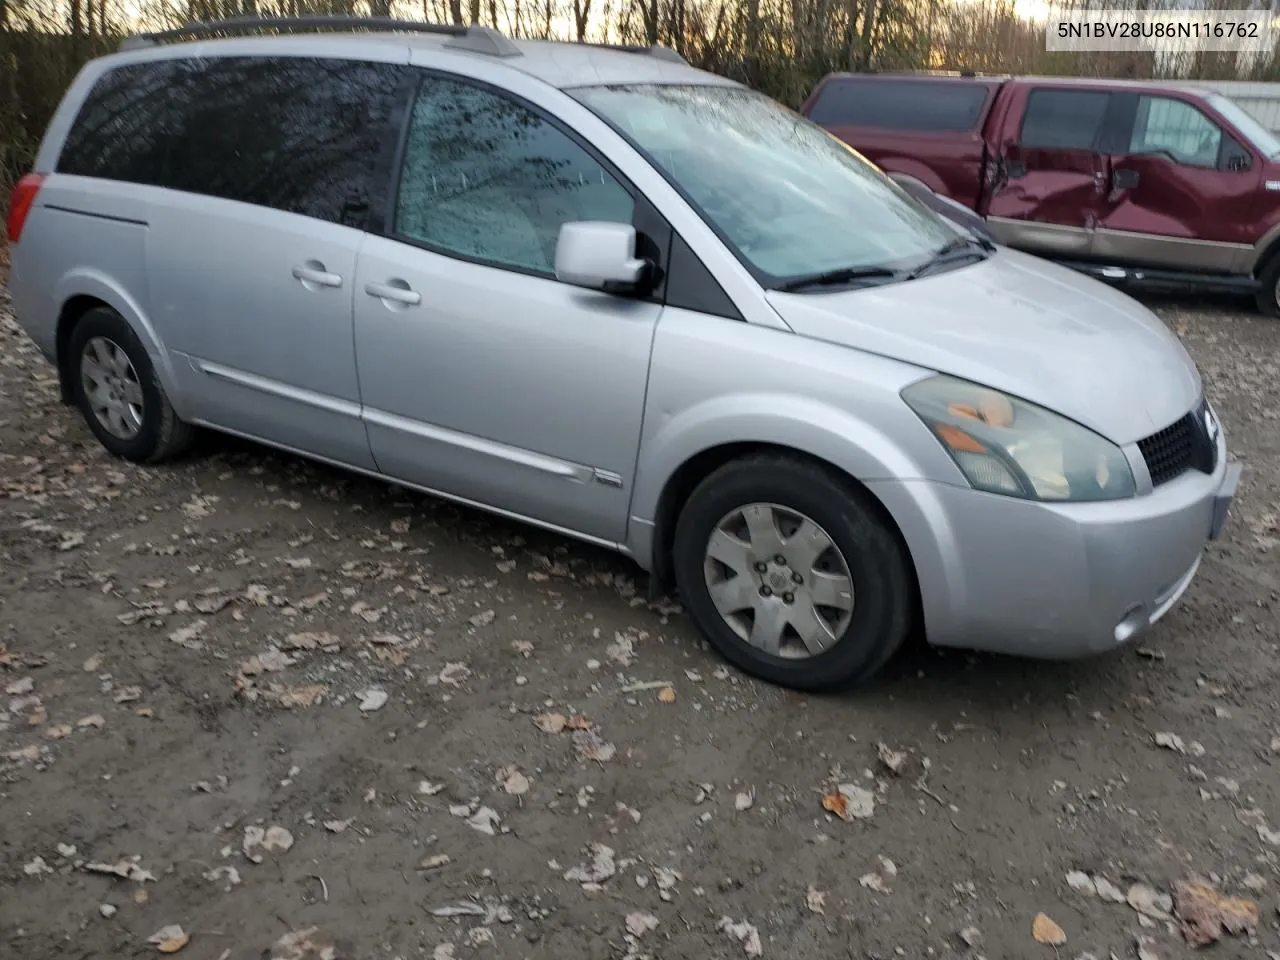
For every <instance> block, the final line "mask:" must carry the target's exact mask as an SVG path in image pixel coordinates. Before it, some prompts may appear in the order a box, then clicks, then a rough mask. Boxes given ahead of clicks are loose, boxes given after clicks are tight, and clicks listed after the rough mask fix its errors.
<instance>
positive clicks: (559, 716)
mask: <svg viewBox="0 0 1280 960" xmlns="http://www.w3.org/2000/svg"><path fill="white" fill-rule="evenodd" d="M533 723H534V726H536V727H537V728H538V729H539V730H541V731H542V732H543V733H560V732H561V731H563V730H564V728H565V727H567V726H568V725H569V721H568V720H567V719H566V718H565V715H564V714H563V713H540V714H538V715H537V716H536V717H534V718H533Z"/></svg>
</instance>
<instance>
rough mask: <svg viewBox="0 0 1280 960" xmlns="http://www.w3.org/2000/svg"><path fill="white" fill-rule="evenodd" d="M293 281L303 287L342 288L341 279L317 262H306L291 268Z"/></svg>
mask: <svg viewBox="0 0 1280 960" xmlns="http://www.w3.org/2000/svg"><path fill="white" fill-rule="evenodd" d="M293 279H295V280H297V281H298V282H299V283H301V284H302V285H303V286H304V287H307V286H310V287H311V288H314V287H340V286H342V277H340V276H338V274H336V273H330V272H329V271H328V270H326V269H325V268H324V264H323V263H321V262H320V261H319V260H308V261H307V262H306V263H300V264H298V265H297V266H296V267H294V268H293Z"/></svg>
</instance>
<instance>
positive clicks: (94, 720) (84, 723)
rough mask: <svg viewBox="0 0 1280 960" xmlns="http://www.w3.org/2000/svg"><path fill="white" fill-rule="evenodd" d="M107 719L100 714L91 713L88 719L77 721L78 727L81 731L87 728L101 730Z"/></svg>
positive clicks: (82, 718)
mask: <svg viewBox="0 0 1280 960" xmlns="http://www.w3.org/2000/svg"><path fill="white" fill-rule="evenodd" d="M106 722H107V721H106V719H105V718H104V717H103V716H102V714H100V713H91V714H89V716H87V717H81V718H80V719H79V720H77V721H76V726H77V727H79V728H80V729H81V730H84V729H86V728H87V727H96V728H98V729H101V728H102V727H103V726H104V725H105V724H106Z"/></svg>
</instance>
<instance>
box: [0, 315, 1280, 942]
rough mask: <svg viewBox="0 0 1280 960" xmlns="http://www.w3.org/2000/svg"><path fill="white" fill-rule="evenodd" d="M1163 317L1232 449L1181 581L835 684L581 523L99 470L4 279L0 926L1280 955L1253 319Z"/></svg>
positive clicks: (1270, 453) (306, 936) (253, 469)
mask: <svg viewBox="0 0 1280 960" xmlns="http://www.w3.org/2000/svg"><path fill="white" fill-rule="evenodd" d="M1153 305H1154V306H1155V307H1156V309H1157V310H1158V311H1159V312H1160V313H1161V315H1162V316H1163V317H1164V318H1165V319H1166V321H1167V322H1169V323H1170V325H1171V326H1172V327H1173V328H1174V329H1176V331H1177V332H1178V334H1179V335H1180V336H1182V337H1183V339H1184V340H1185V342H1186V343H1187V345H1188V347H1189V348H1190V350H1191V351H1192V353H1193V354H1194V355H1195V357H1196V358H1197V360H1198V362H1199V363H1200V365H1201V369H1202V371H1203V373H1204V375H1205V379H1206V382H1207V384H1208V388H1209V391H1210V395H1211V397H1212V399H1213V400H1214V402H1215V404H1216V405H1217V407H1218V410H1219V412H1220V414H1221V418H1222V420H1223V421H1224V424H1225V427H1226V430H1227V432H1228V437H1229V440H1230V444H1231V449H1232V453H1233V455H1234V456H1235V457H1237V458H1238V459H1240V460H1242V461H1244V462H1245V464H1246V472H1245V475H1244V479H1243V482H1242V488H1241V492H1240V498H1239V500H1238V501H1237V505H1236V507H1235V509H1234V512H1233V516H1232V519H1231V522H1230V524H1229V526H1228V530H1227V534H1226V537H1225V539H1224V540H1223V541H1221V542H1220V543H1219V544H1216V545H1214V546H1213V547H1212V549H1211V550H1210V552H1209V555H1208V557H1207V559H1206V562H1205V564H1204V566H1203V567H1202V572H1201V574H1200V576H1199V578H1198V580H1197V581H1196V583H1195V584H1194V586H1193V587H1192V589H1191V590H1190V592H1189V593H1188V594H1187V596H1186V597H1185V599H1184V600H1183V601H1182V603H1181V604H1180V605H1179V606H1178V607H1177V608H1176V609H1175V611H1174V612H1173V613H1171V614H1170V615H1169V616H1168V618H1167V619H1166V620H1165V621H1163V622H1162V623H1161V624H1160V626H1159V627H1158V628H1157V629H1156V630H1154V631H1153V632H1152V633H1151V634H1150V635H1149V636H1148V637H1147V638H1146V640H1145V641H1144V643H1143V645H1142V646H1141V648H1139V649H1134V650H1130V651H1127V652H1124V653H1121V654H1117V655H1114V656H1110V657H1106V658H1102V659H1099V660H1094V661H1089V662H1084V663H1075V664H1067V665H1061V664H1044V663H1033V662H1024V661H1018V660H1012V659H1002V658H994V657H985V656H969V655H965V654H961V653H949V654H948V653H940V652H936V651H931V650H928V649H912V650H908V651H906V652H905V653H904V654H903V655H901V656H900V657H899V658H898V659H897V660H896V661H895V662H894V663H893V664H891V666H890V667H889V668H888V670H887V671H886V673H885V674H884V676H883V678H882V679H881V680H879V681H878V682H876V683H875V684H874V685H872V686H871V687H869V688H867V689H864V690H862V691H859V692H857V693H853V694H848V695H844V696H840V697H830V698H825V697H807V696H798V695H794V694H790V693H786V692H783V691H780V690H777V689H774V688H770V687H767V686H765V685H762V684H759V683H757V682H754V681H752V680H750V679H747V678H745V677H743V676H741V675H739V674H737V673H735V672H732V671H730V670H728V669H726V668H725V667H724V666H723V665H722V663H721V662H720V661H719V660H718V659H717V658H716V657H715V656H714V655H713V654H712V653H711V652H710V651H709V650H708V649H707V648H706V647H705V646H704V645H703V644H702V643H701V642H700V641H699V640H698V639H697V638H696V635H695V633H694V631H693V629H692V628H691V626H690V624H689V623H688V622H687V621H686V620H685V619H684V618H683V616H681V615H680V613H679V610H678V608H676V607H674V606H657V607H651V606H649V605H648V604H646V603H645V602H644V600H643V599H642V591H639V590H638V588H637V579H638V578H637V577H636V574H635V571H634V570H633V568H631V567H629V566H628V565H627V564H626V563H624V562H622V561H621V560H620V559H618V558H615V557H613V556H610V555H608V554H606V553H603V552H600V551H596V550H593V549H591V548H588V547H583V546H580V545H577V544H574V543H570V542H567V541H564V540H561V539H558V538H555V537H552V536H550V535H544V534H541V533H539V532H536V531H531V530H529V529H525V528H522V527H519V526H516V525H514V524H509V523H505V522H501V521H496V520H493V519H490V518H487V517H485V516H482V515H480V514H477V513H473V512H470V511H466V510H461V509H458V508H455V507H452V506H449V505H445V504H441V503H439V502H435V501H432V500H430V499H428V498H425V497H419V496H416V495H411V494H406V493H404V492H403V491H398V490H395V489H393V488H392V487H390V486H385V485H381V484H378V483H374V482H370V481H367V480H363V479H359V478H355V477H352V476H347V475H344V474H342V473H340V472H337V471H333V470H329V469H326V468H322V467H317V466H314V465H311V464H308V463H306V462H304V461H301V460H298V459H293V458H289V457H285V456H280V455H276V454H273V453H270V452H267V451H265V450H263V449H260V448H256V447H253V446H250V445H247V444H238V443H234V442H231V441H226V440H222V439H214V438H208V439H207V440H206V441H204V443H203V446H202V449H201V450H199V451H198V452H197V453H196V454H195V455H194V456H192V457H190V458H189V459H187V460H185V461H183V462H182V463H180V464H178V465H176V466H171V467H163V468H156V469H142V468H138V467H135V466H131V465H129V464H126V463H122V462H118V461H115V460H112V459H110V458H109V457H108V456H107V455H105V453H104V452H103V451H102V450H101V449H100V448H99V446H98V445H97V444H96V442H94V440H93V439H92V437H91V435H90V434H89V432H88V430H87V429H86V428H85V427H84V426H83V425H82V423H81V422H80V420H79V419H78V417H77V416H76V415H75V414H74V413H73V412H72V411H71V410H69V409H67V408H65V407H62V406H60V405H59V404H58V402H57V399H56V397H57V390H56V383H55V379H54V375H53V372H52V371H51V370H50V369H49V368H48V367H46V366H45V365H44V364H43V363H42V362H41V361H40V360H39V358H38V357H37V356H36V355H35V353H34V351H33V350H32V349H31V347H30V346H29V345H28V343H27V342H26V340H25V339H24V338H23V337H22V336H21V335H20V334H19V332H18V331H17V329H16V327H15V326H14V325H13V324H12V322H11V321H10V320H9V319H8V317H7V314H6V313H5V310H4V307H5V302H4V300H3V291H2V290H0V693H3V696H2V697H0V956H3V957H6V958H7V957H13V958H15V960H44V958H50V960H52V958H59V960H66V958H79V957H82V958H108V957H109V958H123V957H142V956H151V955H154V954H155V953H156V952H157V951H172V950H175V949H176V950H180V951H181V954H182V956H184V957H191V958H201V960H204V958H208V960H218V958H265V957H279V958H282V960H286V958H287V960H302V958H307V960H321V958H325V957H338V958H378V957H388V958H390V957H401V958H406V960H407V958H410V957H431V958H433V960H449V958H457V960H464V958H470V957H477V958H490V957H492V958H503V960H505V958H529V960H533V958H555V960H586V958H593V960H597V958H605V957H629V958H641V957H653V958H659V957H661V958H698V960H706V958H721V957H723V958H731V957H743V956H748V957H749V956H757V955H761V956H764V957H797V958H800V957H805V958H808V957H814V958H819V957H820V958H824V960H826V958H835V957H850V958H890V957H897V956H902V957H911V958H924V957H979V956H985V957H988V958H1023V957H1036V956H1045V957H1053V956H1054V955H1055V954H1056V955H1058V956H1061V957H1064V958H1076V957H1090V956H1092V957H1094V958H1096V960H1107V958H1108V957H1117V958H1130V957H1135V956H1140V957H1143V958H1145V960H1150V958H1156V957H1158V958H1165V960H1171V958H1176V957H1183V956H1191V955H1192V954H1193V952H1195V951H1193V949H1192V948H1191V947H1190V946H1189V945H1188V943H1187V940H1188V938H1191V939H1194V938H1196V937H1202V938H1204V939H1211V938H1214V937H1220V938H1221V939H1220V942H1219V943H1218V944H1217V946H1215V947H1213V948H1212V949H1211V950H1210V952H1209V955H1212V956H1216V957H1232V958H1234V957H1242V958H1243V957H1247V958H1259V960H1266V958H1270V960H1278V958H1280V932H1278V930H1280V917H1278V916H1277V891H1278V890H1280V736H1278V735H1280V718H1278V717H1277V711H1276V706H1277V684H1276V681H1277V678H1278V677H1280V652H1278V647H1277V641H1278V640H1280V618H1278V617H1277V606H1278V603H1280V552H1278V551H1277V545H1278V544H1280V539H1278V538H1280V523H1278V520H1277V510H1278V508H1277V506H1276V504H1277V502H1278V499H1277V495H1278V494H1280V435H1278V434H1277V418H1278V417H1280V362H1278V360H1277V358H1278V357H1280V354H1278V353H1277V347H1278V346H1280V324H1277V323H1275V322H1271V321H1266V320H1263V319H1261V318H1258V317H1256V316H1253V315H1252V314H1250V313H1247V312H1243V311H1237V310H1235V309H1234V305H1232V304H1229V303H1228V304H1222V303H1208V304H1199V303H1188V302H1185V301H1178V302H1175V301H1163V302H1159V303H1154V304H1153ZM838 784H847V785H851V786H848V787H846V790H847V792H848V794H849V795H850V802H849V803H848V807H847V809H846V811H845V813H846V816H847V817H848V818H849V819H848V820H845V819H841V818H840V817H838V816H835V815H833V814H832V813H831V812H828V810H826V809H824V804H825V806H828V807H839V806H840V804H838V803H835V802H833V801H832V799H831V798H830V795H829V791H831V790H832V788H833V786H834V785H838ZM1196 879H1199V880H1201V881H1203V882H1205V883H1207V884H1209V885H1211V886H1212V887H1213V888H1214V889H1216V890H1218V891H1220V892H1221V893H1222V894H1227V895H1231V896H1233V897H1239V898H1243V899H1241V900H1229V901H1218V902H1214V901H1213V897H1212V895H1211V894H1210V893H1206V892H1205V891H1203V890H1200V889H1198V888H1192V887H1188V886H1179V884H1181V883H1183V882H1185V881H1192V880H1196ZM1171 896H1173V897H1174V898H1175V900H1176V902H1175V903H1173V904H1172V905H1171V903H1170V900H1169V898H1170V897H1171ZM1171 912H1172V914H1173V916H1172V917H1170V913H1171ZM1041 914H1043V915H1044V916H1043V917H1041V916H1040V915H1041ZM1219 915H1220V916H1219ZM1215 916H1217V917H1218V919H1224V920H1225V924H1224V923H1219V922H1217V921H1216V920H1215ZM172 925H177V926H178V927H180V928H181V929H180V930H175V929H165V928H169V927H171V926H172ZM1250 930H1252V932H1250ZM157 934H158V936H155V937H154V938H153V935H157ZM1060 935H1061V936H1065V942H1063V943H1061V944H1060V945H1058V946H1054V945H1052V942H1054V941H1057V940H1059V938H1060ZM149 938H153V939H155V940H157V941H158V942H155V943H151V942H148V941H149ZM1037 940H1039V941H1040V942H1039V943H1038V942H1037ZM1045 941H1050V942H1051V943H1050V944H1045ZM327 949H328V950H330V952H326V950H327ZM1142 951H1146V952H1142Z"/></svg>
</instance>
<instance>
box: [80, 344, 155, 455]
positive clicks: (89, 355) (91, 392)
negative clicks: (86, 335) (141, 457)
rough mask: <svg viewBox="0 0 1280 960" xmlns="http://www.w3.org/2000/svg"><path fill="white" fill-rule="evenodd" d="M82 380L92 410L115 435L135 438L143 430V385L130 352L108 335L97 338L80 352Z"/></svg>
mask: <svg viewBox="0 0 1280 960" xmlns="http://www.w3.org/2000/svg"><path fill="white" fill-rule="evenodd" d="M80 379H81V381H82V382H83V384H84V395H85V397H86V398H88V401H89V409H90V410H92V411H93V415H94V417H95V418H96V419H97V421H98V423H100V424H102V427H103V429H104V430H106V431H107V432H108V433H109V434H111V435H112V436H113V437H117V438H119V439H120V440H132V439H133V438H134V437H136V436H137V435H138V431H139V430H141V429H142V384H140V383H139V382H138V374H137V371H135V370H134V369H133V364H132V363H130V362H129V355H128V354H126V353H125V352H124V350H123V349H121V347H120V345H119V344H117V343H116V342H115V341H113V340H109V339H108V338H106V337H94V338H93V339H92V340H90V341H89V342H88V343H86V344H85V345H84V352H83V353H82V354H81V355H80Z"/></svg>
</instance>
